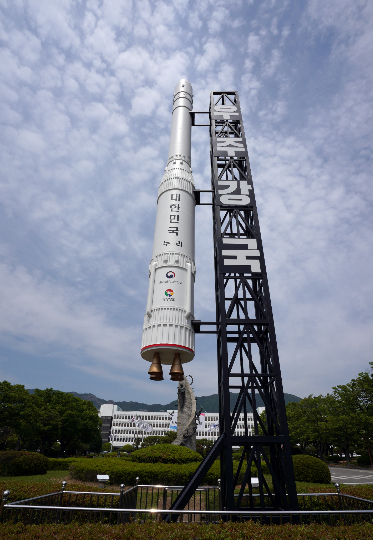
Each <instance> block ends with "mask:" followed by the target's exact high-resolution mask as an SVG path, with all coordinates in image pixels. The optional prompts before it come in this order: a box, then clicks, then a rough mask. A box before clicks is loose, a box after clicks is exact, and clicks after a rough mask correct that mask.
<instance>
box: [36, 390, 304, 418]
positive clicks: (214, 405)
mask: <svg viewBox="0 0 373 540" xmlns="http://www.w3.org/2000/svg"><path fill="white" fill-rule="evenodd" d="M29 392H30V393H33V390H29ZM69 394H72V395H73V396H75V397H78V398H80V399H85V400H87V401H92V403H93V405H94V406H95V407H96V408H97V409H99V408H100V407H101V405H103V404H105V403H114V404H115V405H118V407H120V408H121V409H122V411H149V412H160V411H167V410H168V409H177V397H175V399H174V400H173V401H171V402H170V403H166V404H165V405H162V404H161V403H154V404H153V405H149V404H147V403H140V402H138V401H113V400H105V399H101V398H98V397H97V396H95V395H94V394H79V393H78V392H69ZM175 394H176V392H175ZM284 397H285V404H286V405H287V404H288V403H290V402H295V403H298V402H299V401H300V400H301V398H300V397H297V396H293V395H292V394H284ZM235 399H236V396H235V395H234V394H233V395H232V394H231V411H232V410H233V406H234V403H235ZM256 403H257V407H263V406H264V403H263V400H262V398H261V397H260V396H259V395H258V394H256ZM201 407H202V408H203V410H204V411H205V412H209V413H211V412H218V411H219V399H218V394H212V395H211V396H200V397H197V409H198V410H199V409H200V408H201ZM251 410H252V409H251V407H250V404H249V403H248V402H247V411H248V412H250V411H251Z"/></svg>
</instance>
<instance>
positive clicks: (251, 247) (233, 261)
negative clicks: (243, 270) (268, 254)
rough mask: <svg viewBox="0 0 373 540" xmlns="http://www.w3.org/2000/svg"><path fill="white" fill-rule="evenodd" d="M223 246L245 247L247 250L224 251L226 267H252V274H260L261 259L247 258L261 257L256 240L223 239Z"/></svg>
mask: <svg viewBox="0 0 373 540" xmlns="http://www.w3.org/2000/svg"><path fill="white" fill-rule="evenodd" d="M223 244H232V245H241V246H243V245H245V246H246V247H247V249H223V250H222V255H223V257H224V256H225V257H226V256H229V257H232V258H229V259H227V258H224V266H230V265H234V266H249V265H250V266H251V271H252V272H260V271H261V270H260V261H259V259H248V258H247V257H259V255H260V254H259V250H258V246H257V243H256V240H255V238H223ZM233 257H234V258H233Z"/></svg>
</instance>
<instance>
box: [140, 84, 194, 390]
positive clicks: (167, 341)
mask: <svg viewBox="0 0 373 540" xmlns="http://www.w3.org/2000/svg"><path fill="white" fill-rule="evenodd" d="M192 107H193V90H192V86H191V84H190V82H189V81H188V80H187V79H181V80H180V81H179V82H178V83H177V85H176V88H175V94H174V100H173V111H172V125H171V140H170V147H169V152H168V160H167V165H166V168H165V172H164V175H163V177H162V180H161V183H160V186H159V190H158V208H157V217H156V224H155V232H154V244H153V255H152V259H151V261H150V266H149V289H148V298H147V304H146V313H145V317H144V327H143V334H142V344H141V356H142V357H143V358H144V359H145V360H148V362H152V365H151V367H150V369H149V374H150V378H151V379H152V380H163V373H162V365H161V364H163V365H171V366H172V367H171V370H170V375H171V380H177V381H178V380H182V378H183V368H182V366H181V364H184V363H186V362H190V361H191V360H193V358H194V337H195V336H194V330H193V327H192V320H193V318H194V316H193V311H194V278H195V273H196V266H195V263H194V243H195V240H194V229H195V199H194V194H193V189H194V181H193V176H192V169H191V160H190V155H191V129H192V118H191V114H190V111H191V110H192Z"/></svg>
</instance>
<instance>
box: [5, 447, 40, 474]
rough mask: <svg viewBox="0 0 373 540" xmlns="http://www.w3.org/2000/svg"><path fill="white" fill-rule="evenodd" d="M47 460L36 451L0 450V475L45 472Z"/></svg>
mask: <svg viewBox="0 0 373 540" xmlns="http://www.w3.org/2000/svg"><path fill="white" fill-rule="evenodd" d="M48 465H49V460H48V458H47V457H45V456H43V454H38V453H36V452H17V451H7V452H0V475H1V476H32V475H34V474H46V473H47V471H48Z"/></svg>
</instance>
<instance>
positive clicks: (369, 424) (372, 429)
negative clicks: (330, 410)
mask: <svg viewBox="0 0 373 540" xmlns="http://www.w3.org/2000/svg"><path fill="white" fill-rule="evenodd" d="M370 368H371V373H368V372H367V371H365V372H362V373H359V375H358V376H357V377H356V379H352V381H351V382H349V383H348V384H344V385H339V386H335V387H334V388H333V390H334V394H335V395H336V397H337V398H338V399H339V401H340V403H341V404H342V406H343V407H344V408H345V410H346V415H347V416H348V417H349V419H350V424H351V425H353V426H354V429H355V430H356V432H357V434H356V435H357V440H358V443H359V441H360V445H361V446H362V448H364V449H365V450H366V451H367V453H368V455H369V458H370V462H371V465H373V459H372V458H373V372H372V370H373V362H370Z"/></svg>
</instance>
